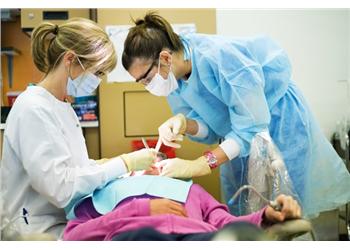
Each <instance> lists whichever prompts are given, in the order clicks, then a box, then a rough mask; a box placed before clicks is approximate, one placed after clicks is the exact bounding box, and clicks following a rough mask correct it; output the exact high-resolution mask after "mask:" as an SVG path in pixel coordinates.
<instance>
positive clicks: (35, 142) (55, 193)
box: [17, 107, 126, 208]
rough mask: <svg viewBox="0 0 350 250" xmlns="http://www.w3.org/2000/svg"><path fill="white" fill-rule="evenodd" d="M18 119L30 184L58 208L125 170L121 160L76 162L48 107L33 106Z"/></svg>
mask: <svg viewBox="0 0 350 250" xmlns="http://www.w3.org/2000/svg"><path fill="white" fill-rule="evenodd" d="M18 122H19V124H18V126H19V128H20V129H19V134H18V137H17V138H18V142H17V143H18V144H19V145H20V146H19V152H18V155H19V157H20V159H22V163H23V166H24V169H25V170H26V172H27V173H28V176H29V181H30V184H31V186H32V187H33V189H34V190H36V191H37V192H38V193H40V194H41V195H42V196H44V197H46V198H47V199H48V200H49V201H50V202H51V203H53V204H54V205H55V206H57V207H59V208H63V207H65V206H66V205H67V204H68V203H69V202H70V201H71V200H72V199H74V198H77V197H81V196H83V195H86V194H89V193H91V192H92V191H93V190H94V189H96V188H97V187H101V186H103V185H105V184H106V183H107V182H109V181H111V180H113V179H115V178H116V177H118V176H119V175H121V174H124V173H126V168H125V165H124V164H123V161H122V160H121V159H119V160H118V159H115V160H114V161H113V162H111V163H110V164H107V165H105V166H104V167H103V166H97V165H94V164H91V163H89V161H87V163H86V164H87V166H79V165H77V164H75V163H74V162H73V157H72V152H71V150H70V149H69V145H68V143H67V142H66V141H65V139H64V135H63V131H62V130H61V128H60V127H59V125H58V124H57V120H56V119H55V118H54V116H53V115H52V114H51V113H50V110H48V109H44V108H42V107H32V108H31V109H29V110H27V111H26V112H25V113H24V114H22V115H21V117H20V118H19V120H18ZM112 163H115V164H112Z"/></svg>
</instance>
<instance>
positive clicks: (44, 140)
mask: <svg viewBox="0 0 350 250" xmlns="http://www.w3.org/2000/svg"><path fill="white" fill-rule="evenodd" d="M1 171H2V172H1V175H2V176H1V188H2V189H1V193H2V196H3V205H4V211H3V217H4V218H3V221H4V222H6V221H9V220H12V219H14V218H16V217H17V216H19V215H21V213H22V209H23V208H25V209H26V210H27V211H28V212H29V215H30V217H29V218H28V220H29V225H27V224H25V223H24V220H23V219H19V220H16V222H15V225H16V227H17V228H18V231H19V233H21V234H26V233H41V232H46V233H52V234H53V235H54V236H56V237H57V238H60V237H61V235H62V232H63V229H64V226H65V224H66V219H65V213H64V210H63V208H64V207H65V206H66V205H67V204H68V203H69V202H70V201H71V200H72V199H74V198H77V197H80V196H82V195H86V194H89V193H91V192H92V191H93V190H94V189H96V188H98V187H101V186H104V185H105V184H106V183H108V182H109V181H111V180H113V179H115V178H116V177H118V176H120V175H122V174H125V173H126V167H125V165H124V163H123V161H122V160H121V159H120V158H119V157H118V158H114V160H112V161H109V162H107V163H106V164H103V165H97V164H96V162H95V161H93V160H90V159H89V158H88V153H87V149H86V145H85V139H84V137H83V134H82V129H81V127H80V123H79V120H78V118H77V116H76V114H75V112H74V110H73V109H72V107H71V105H70V104H69V103H65V102H62V101H59V100H58V99H57V98H55V97H54V96H53V95H52V94H51V93H49V92H48V91H47V90H46V89H44V88H42V87H39V86H29V87H28V88H27V89H26V91H24V92H23V93H22V94H21V95H20V96H19V97H18V98H17V100H16V102H15V104H14V106H13V107H12V109H11V112H10V114H9V116H8V119H7V123H6V129H5V133H4V144H3V159H2V167H1Z"/></svg>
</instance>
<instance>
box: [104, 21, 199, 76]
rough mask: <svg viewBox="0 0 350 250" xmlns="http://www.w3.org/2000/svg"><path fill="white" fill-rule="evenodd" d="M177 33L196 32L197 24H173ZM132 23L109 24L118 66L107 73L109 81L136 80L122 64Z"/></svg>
mask: <svg viewBox="0 0 350 250" xmlns="http://www.w3.org/2000/svg"><path fill="white" fill-rule="evenodd" d="M171 26H172V27H173V29H174V31H175V33H177V34H179V35H182V34H189V33H195V32H196V25H195V24H194V23H189V24H172V25H171ZM131 27H132V26H131V25H107V26H106V32H107V34H108V36H109V37H110V39H111V40H112V42H113V45H114V47H115V50H116V52H117V67H116V68H115V69H114V70H112V71H111V72H110V73H109V74H108V75H107V82H108V83H118V82H134V81H135V79H134V78H133V77H132V76H131V75H130V74H129V73H128V72H127V71H126V70H125V69H124V67H123V65H122V54H123V49H124V41H125V39H126V36H127V35H128V32H129V29H130V28H131Z"/></svg>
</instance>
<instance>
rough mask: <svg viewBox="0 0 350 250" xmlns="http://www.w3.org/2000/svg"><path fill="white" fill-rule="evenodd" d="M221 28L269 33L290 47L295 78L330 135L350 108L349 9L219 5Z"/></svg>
mask: <svg viewBox="0 0 350 250" xmlns="http://www.w3.org/2000/svg"><path fill="white" fill-rule="evenodd" d="M217 33H218V34H221V35H232V36H250V35H256V34H266V35H269V36H270V37H272V38H273V39H274V40H275V41H277V42H278V43H279V44H280V45H281V46H282V47H283V48H284V49H285V50H286V51H287V53H288V55H289V57H290V60H291V62H292V66H293V80H294V81H295V82H296V84H297V85H298V86H299V87H300V89H301V90H302V92H303V93H304V95H305V97H306V99H307V101H308V103H309V104H310V107H311V109H312V111H313V113H314V115H315V117H316V119H317V120H318V122H319V124H320V125H321V128H322V130H323V131H324V133H325V134H326V136H327V137H328V138H330V136H331V134H332V133H333V132H334V130H335V128H336V122H337V121H338V120H340V119H341V118H342V117H344V115H345V114H346V112H347V111H346V106H347V107H348V108H349V109H350V105H349V103H350V100H348V102H347V98H346V90H347V85H346V83H339V80H343V79H347V78H349V76H350V73H349V72H348V70H349V58H350V50H349V40H350V11H349V10H348V9H340V10H337V9H322V10H316V9H314V10H312V9H311V10H310V9H309V10H305V9H299V10H298V9H296V10H292V9H290V10H229V9H225V10H220V9H218V10H217Z"/></svg>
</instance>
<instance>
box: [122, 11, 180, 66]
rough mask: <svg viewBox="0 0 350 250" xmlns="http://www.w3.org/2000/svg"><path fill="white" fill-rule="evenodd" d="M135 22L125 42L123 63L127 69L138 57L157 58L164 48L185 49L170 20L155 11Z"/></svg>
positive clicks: (176, 50)
mask: <svg viewBox="0 0 350 250" xmlns="http://www.w3.org/2000/svg"><path fill="white" fill-rule="evenodd" d="M134 23H135V26H134V27H132V28H131V29H130V30H129V33H128V36H127V38H126V40H125V43H124V52H123V56H122V63H123V66H124V68H125V69H126V70H129V68H130V66H131V64H132V63H133V61H134V60H135V59H136V58H142V59H151V60H157V59H158V57H159V53H160V52H161V51H162V50H163V49H164V48H168V49H170V50H171V51H173V52H178V51H181V50H183V48H184V47H183V44H182V42H181V40H180V38H179V36H178V35H177V34H176V33H175V32H174V30H173V29H172V27H171V26H170V24H169V23H168V21H167V20H165V19H164V18H163V17H161V16H159V15H157V14H156V13H155V12H148V13H147V14H146V16H145V17H144V18H143V19H137V20H136V21H134Z"/></svg>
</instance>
